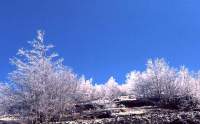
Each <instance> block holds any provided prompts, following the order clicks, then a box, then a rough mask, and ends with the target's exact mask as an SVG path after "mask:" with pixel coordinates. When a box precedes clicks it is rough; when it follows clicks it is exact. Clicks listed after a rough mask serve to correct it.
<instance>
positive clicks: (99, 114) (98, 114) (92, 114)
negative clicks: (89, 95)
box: [83, 110, 111, 119]
mask: <svg viewBox="0 0 200 124" xmlns="http://www.w3.org/2000/svg"><path fill="white" fill-rule="evenodd" d="M110 117H111V111H109V110H95V111H87V112H84V113H83V118H84V119H90V118H91V119H94V118H98V119H102V118H110Z"/></svg>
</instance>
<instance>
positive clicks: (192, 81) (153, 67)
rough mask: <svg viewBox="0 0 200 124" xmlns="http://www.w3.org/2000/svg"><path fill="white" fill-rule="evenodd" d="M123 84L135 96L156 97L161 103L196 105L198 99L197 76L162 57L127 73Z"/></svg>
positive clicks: (199, 85)
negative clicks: (175, 67)
mask: <svg viewBox="0 0 200 124" xmlns="http://www.w3.org/2000/svg"><path fill="white" fill-rule="evenodd" d="M125 85H127V87H129V89H127V90H128V91H129V94H130V93H132V94H134V95H135V96H136V97H137V98H147V99H152V100H153V99H156V101H160V104H163V105H164V104H165V105H167V104H168V105H170V104H171V105H172V104H177V106H185V107H186V106H187V105H186V104H190V106H196V103H197V100H199V99H198V95H199V87H200V83H199V81H198V78H196V77H195V76H194V75H192V74H191V73H190V72H189V71H188V70H187V69H186V68H185V67H181V69H180V70H179V71H177V69H174V68H172V67H170V66H169V65H168V64H167V63H166V62H165V61H164V59H156V60H154V61H153V60H148V62H147V68H146V70H145V71H143V72H138V71H132V72H131V73H129V74H128V75H127V80H126V84H125ZM180 98H181V99H182V100H181V99H180ZM186 98H188V99H186ZM189 98H190V99H189ZM175 102H176V103H175ZM183 104H185V105H183Z"/></svg>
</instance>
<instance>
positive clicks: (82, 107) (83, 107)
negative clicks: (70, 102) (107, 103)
mask: <svg viewBox="0 0 200 124" xmlns="http://www.w3.org/2000/svg"><path fill="white" fill-rule="evenodd" d="M103 108H104V106H103V105H98V104H95V103H83V104H77V105H75V111H76V112H83V111H88V110H97V109H103Z"/></svg>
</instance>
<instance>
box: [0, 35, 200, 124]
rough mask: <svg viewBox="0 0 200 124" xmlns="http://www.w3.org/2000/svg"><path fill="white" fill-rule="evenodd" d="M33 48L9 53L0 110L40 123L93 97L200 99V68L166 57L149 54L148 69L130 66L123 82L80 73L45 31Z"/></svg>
mask: <svg viewBox="0 0 200 124" xmlns="http://www.w3.org/2000/svg"><path fill="white" fill-rule="evenodd" d="M29 44H30V45H31V49H19V51H18V53H17V56H16V57H14V58H11V64H13V65H14V66H15V70H13V71H12V72H11V73H9V77H8V79H9V81H8V82H2V83H1V85H0V107H1V108H0V110H1V113H2V114H14V115H18V116H20V117H21V118H24V119H28V120H32V121H33V122H35V123H37V121H38V119H39V118H41V117H42V118H43V119H42V120H44V121H45V122H49V121H51V119H52V118H53V117H55V116H56V117H57V118H62V116H64V115H66V114H71V113H73V108H74V105H76V104H79V103H82V102H91V101H94V100H108V101H112V100H113V99H115V98H117V97H119V96H122V95H134V96H135V97H136V98H138V99H139V98H142V99H156V100H157V101H158V103H159V104H160V105H161V106H166V105H172V104H175V105H177V106H178V105H179V106H178V107H187V108H188V107H196V105H197V104H198V102H199V100H200V97H199V96H200V94H199V89H200V73H194V72H190V71H189V70H188V69H187V68H185V67H180V68H179V69H177V68H173V67H170V66H169V65H168V63H166V62H165V60H164V59H155V60H148V62H147V67H146V70H145V71H142V72H140V71H132V72H130V73H128V74H127V77H126V81H125V82H124V83H123V84H119V83H117V82H116V81H115V79H114V78H113V77H111V78H110V79H109V80H108V81H107V82H106V83H105V84H95V83H93V82H92V80H91V79H90V80H87V79H85V78H84V76H82V77H78V76H77V75H76V74H75V73H74V72H73V71H72V70H71V69H70V68H68V67H66V66H65V65H63V59H60V58H58V55H57V54H56V53H54V52H51V51H50V50H51V48H53V45H45V42H44V33H43V32H41V31H38V35H37V37H36V39H35V40H33V41H32V42H29Z"/></svg>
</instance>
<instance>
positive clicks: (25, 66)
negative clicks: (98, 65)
mask: <svg viewBox="0 0 200 124" xmlns="http://www.w3.org/2000/svg"><path fill="white" fill-rule="evenodd" d="M29 44H30V45H31V47H32V49H27V50H26V49H19V51H18V53H17V57H14V58H12V59H11V63H12V64H13V65H14V66H15V70H13V71H12V72H11V73H10V74H9V79H10V83H9V85H7V86H4V88H3V89H2V91H1V92H2V93H3V94H4V96H6V97H4V98H5V99H4V101H3V104H4V105H5V108H6V112H8V113H13V114H19V115H20V116H21V117H28V118H29V119H31V120H35V121H36V120H37V119H38V118H40V119H41V118H42V119H43V120H45V121H50V119H52V118H53V117H54V116H57V117H58V118H60V117H61V116H62V114H63V113H64V112H66V110H70V108H71V106H72V105H73V103H74V102H75V99H74V98H75V96H76V93H77V92H76V89H77V86H78V84H79V83H78V82H79V81H78V79H77V76H76V75H75V74H74V73H73V72H72V71H71V70H70V69H69V68H66V67H65V66H64V65H63V64H62V61H63V60H62V59H57V58H56V57H57V56H58V55H57V54H56V53H51V52H50V49H51V48H52V47H53V46H52V45H45V43H44V33H43V32H41V31H38V35H37V38H36V39H35V40H33V41H32V42H29Z"/></svg>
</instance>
